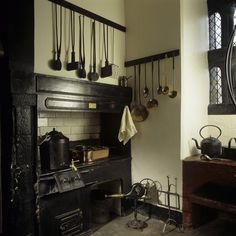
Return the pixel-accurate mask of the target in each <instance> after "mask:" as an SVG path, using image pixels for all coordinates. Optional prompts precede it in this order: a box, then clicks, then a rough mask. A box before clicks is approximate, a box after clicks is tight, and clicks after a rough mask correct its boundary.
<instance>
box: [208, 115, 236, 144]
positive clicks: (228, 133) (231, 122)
mask: <svg viewBox="0 0 236 236" xmlns="http://www.w3.org/2000/svg"><path fill="white" fill-rule="evenodd" d="M208 122H209V124H214V125H217V126H218V127H220V129H221V130H222V135H221V136H220V137H219V140H220V141H221V142H222V145H224V146H227V145H228V142H229V139H230V138H235V137H236V115H209V116H208ZM212 132H213V131H212ZM215 135H217V133H215ZM212 136H213V135H212ZM214 137H215V136H214ZM232 145H233V146H235V145H236V144H235V143H234V142H232Z"/></svg>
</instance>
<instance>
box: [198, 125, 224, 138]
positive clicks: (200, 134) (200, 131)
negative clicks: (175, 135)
mask: <svg viewBox="0 0 236 236" xmlns="http://www.w3.org/2000/svg"><path fill="white" fill-rule="evenodd" d="M208 126H211V127H215V128H217V129H218V130H219V131H220V134H219V135H218V136H217V138H219V137H220V136H221V134H222V131H221V129H220V128H219V127H218V126H216V125H205V126H203V127H202V128H201V129H200V130H199V134H200V136H201V137H202V138H203V139H204V137H203V136H202V133H201V132H202V130H203V129H204V128H206V127H208Z"/></svg>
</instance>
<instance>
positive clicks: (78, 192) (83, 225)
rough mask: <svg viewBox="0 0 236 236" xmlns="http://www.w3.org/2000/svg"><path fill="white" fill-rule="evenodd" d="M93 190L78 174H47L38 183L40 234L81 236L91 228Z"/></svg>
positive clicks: (43, 235)
mask: <svg viewBox="0 0 236 236" xmlns="http://www.w3.org/2000/svg"><path fill="white" fill-rule="evenodd" d="M88 206H89V189H88V188H87V187H85V185H84V182H83V180H82V179H81V177H80V175H79V174H78V172H76V171H72V170H64V171H57V172H53V173H48V174H43V175H41V176H40V177H39V181H38V195H37V212H38V224H39V235H40V236H46V235H53V236H54V235H55V236H56V235H66V236H69V235H70V236H71V235H79V233H81V232H84V231H86V230H88V229H89V227H90V226H89V222H90V220H89V208H88Z"/></svg>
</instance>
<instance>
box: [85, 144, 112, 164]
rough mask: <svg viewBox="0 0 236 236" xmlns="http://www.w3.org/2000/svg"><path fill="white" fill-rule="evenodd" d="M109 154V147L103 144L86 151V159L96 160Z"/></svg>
mask: <svg viewBox="0 0 236 236" xmlns="http://www.w3.org/2000/svg"><path fill="white" fill-rule="evenodd" d="M108 156H109V148H108V147H103V146H96V147H92V148H90V149H89V150H88V151H87V155H86V161H88V162H90V161H96V160H99V159H102V158H107V157H108Z"/></svg>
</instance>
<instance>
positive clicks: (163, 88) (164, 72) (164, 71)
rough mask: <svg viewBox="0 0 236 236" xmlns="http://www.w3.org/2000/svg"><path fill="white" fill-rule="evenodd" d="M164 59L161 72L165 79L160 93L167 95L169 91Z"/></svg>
mask: <svg viewBox="0 0 236 236" xmlns="http://www.w3.org/2000/svg"><path fill="white" fill-rule="evenodd" d="M165 63H166V59H165V60H164V64H163V74H164V79H165V85H164V87H162V94H163V95H167V94H168V93H169V86H168V85H167V76H166V65H165Z"/></svg>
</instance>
